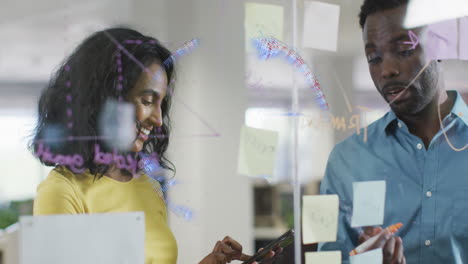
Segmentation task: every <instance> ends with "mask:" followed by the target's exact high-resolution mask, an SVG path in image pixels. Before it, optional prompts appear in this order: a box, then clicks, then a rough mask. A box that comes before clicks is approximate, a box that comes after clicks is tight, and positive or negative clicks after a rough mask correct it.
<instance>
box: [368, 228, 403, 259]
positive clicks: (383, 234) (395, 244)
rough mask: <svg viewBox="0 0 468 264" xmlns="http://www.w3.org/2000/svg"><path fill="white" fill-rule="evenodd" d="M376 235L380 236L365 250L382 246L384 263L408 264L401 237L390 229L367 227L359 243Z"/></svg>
mask: <svg viewBox="0 0 468 264" xmlns="http://www.w3.org/2000/svg"><path fill="white" fill-rule="evenodd" d="M374 236H379V238H378V239H377V240H376V241H375V242H374V243H372V244H371V245H369V246H368V247H367V248H366V249H365V251H369V250H373V249H377V248H382V252H383V263H384V264H406V258H405V256H404V252H403V240H402V239H401V237H395V236H393V234H392V233H391V232H390V231H388V230H386V229H382V228H381V227H365V228H364V232H362V233H361V235H360V236H359V244H362V243H364V242H365V241H367V240H368V239H370V238H371V237H374Z"/></svg>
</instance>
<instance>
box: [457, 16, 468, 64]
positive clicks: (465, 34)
mask: <svg viewBox="0 0 468 264" xmlns="http://www.w3.org/2000/svg"><path fill="white" fill-rule="evenodd" d="M459 23H460V26H459V28H460V43H459V45H460V60H468V17H463V18H460V20H459Z"/></svg>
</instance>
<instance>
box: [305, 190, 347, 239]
mask: <svg viewBox="0 0 468 264" xmlns="http://www.w3.org/2000/svg"><path fill="white" fill-rule="evenodd" d="M302 199H303V200H302V202H303V203H302V206H303V207H302V232H303V236H302V242H303V243H304V244H312V243H317V242H334V241H336V235H337V231H338V206H339V199H338V195H307V196H304V197H303V198H302Z"/></svg>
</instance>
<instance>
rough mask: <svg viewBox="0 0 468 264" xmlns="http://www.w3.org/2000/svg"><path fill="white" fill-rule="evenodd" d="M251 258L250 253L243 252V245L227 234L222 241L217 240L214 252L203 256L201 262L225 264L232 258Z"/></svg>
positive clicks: (241, 259) (242, 259)
mask: <svg viewBox="0 0 468 264" xmlns="http://www.w3.org/2000/svg"><path fill="white" fill-rule="evenodd" d="M249 258H250V256H249V255H246V254H244V253H242V245H241V244H239V242H237V241H236V240H234V239H232V238H231V237H229V236H227V237H225V238H224V239H223V240H222V241H218V242H216V245H215V246H214V248H213V252H211V253H210V254H209V255H208V256H206V257H205V258H203V259H202V261H200V263H199V264H225V263H230V262H231V261H232V260H240V261H246V260H248V259H249Z"/></svg>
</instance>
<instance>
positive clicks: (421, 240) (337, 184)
mask: <svg viewBox="0 0 468 264" xmlns="http://www.w3.org/2000/svg"><path fill="white" fill-rule="evenodd" d="M443 124H444V127H445V130H446V134H447V136H448V139H449V141H447V139H446V138H445V136H444V134H443V133H442V130H440V131H439V132H438V133H437V134H436V136H435V137H434V138H433V139H432V141H431V142H430V145H429V147H428V149H426V148H425V147H424V143H423V142H422V140H421V139H420V138H418V137H416V136H415V135H413V134H411V133H410V132H409V130H408V127H407V126H406V125H405V123H404V122H403V121H401V120H399V119H398V118H397V116H396V115H395V114H394V113H393V112H392V111H390V112H388V113H387V114H386V115H384V116H383V117H382V118H381V119H379V120H378V121H376V122H374V123H372V124H371V125H370V126H369V127H368V140H367V142H364V140H363V137H362V136H359V135H356V134H355V135H353V136H351V137H349V138H348V139H346V140H344V141H343V142H341V143H339V144H337V145H336V146H335V148H334V149H333V151H332V153H331V154H330V157H329V160H328V164H327V169H326V173H325V177H324V179H323V181H322V184H321V187H320V193H321V194H338V196H339V198H340V212H339V227H338V240H337V242H333V243H323V244H320V245H319V250H321V251H328V250H341V251H342V255H343V261H344V263H348V262H347V261H348V256H349V252H350V251H351V250H352V249H353V248H355V247H356V246H357V245H358V244H357V240H358V236H359V233H360V232H361V231H362V229H360V228H352V227H351V217H352V208H353V200H352V198H353V189H352V186H353V184H352V183H353V182H357V181H376V180H385V181H386V183H387V184H386V186H387V192H386V202H385V217H384V224H383V227H387V226H389V225H392V224H395V223H398V222H401V223H403V224H404V226H403V227H402V228H401V229H400V231H399V232H398V233H397V235H399V236H401V237H402V239H403V244H404V251H405V256H406V260H407V263H411V264H413V263H421V264H422V263H424V264H428V263H437V264H439V263H444V264H449V263H450V264H452V263H468V149H465V150H463V151H455V150H454V149H452V148H451V147H450V145H449V144H448V142H450V143H451V144H452V145H453V147H455V148H463V147H464V146H465V145H466V144H467V143H468V108H467V106H466V103H465V102H464V101H463V99H462V97H461V95H460V94H459V93H457V98H456V101H455V104H454V106H453V108H452V111H451V113H450V114H449V115H447V116H446V117H445V118H444V120H443Z"/></svg>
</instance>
